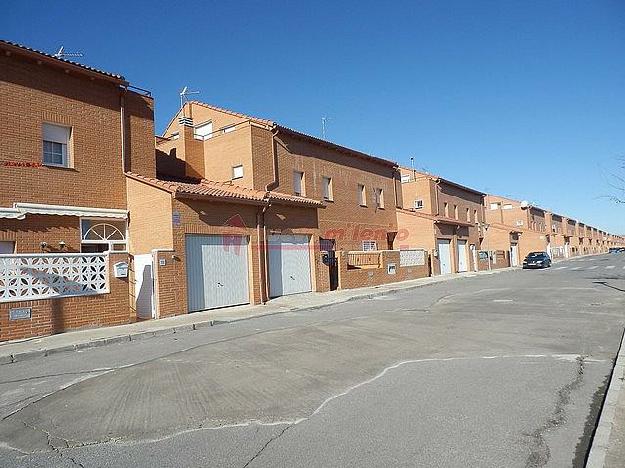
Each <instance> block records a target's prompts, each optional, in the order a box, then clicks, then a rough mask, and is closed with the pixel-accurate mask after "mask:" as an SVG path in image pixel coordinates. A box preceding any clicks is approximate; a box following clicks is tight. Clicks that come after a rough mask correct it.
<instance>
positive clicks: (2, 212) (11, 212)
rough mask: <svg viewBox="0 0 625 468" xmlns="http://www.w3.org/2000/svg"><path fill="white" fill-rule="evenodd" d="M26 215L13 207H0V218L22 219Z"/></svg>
mask: <svg viewBox="0 0 625 468" xmlns="http://www.w3.org/2000/svg"><path fill="white" fill-rule="evenodd" d="M25 217H26V215H25V214H24V213H22V212H20V211H19V210H17V209H15V208H0V218H9V219H24V218H25Z"/></svg>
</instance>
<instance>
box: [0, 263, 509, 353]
mask: <svg viewBox="0 0 625 468" xmlns="http://www.w3.org/2000/svg"><path fill="white" fill-rule="evenodd" d="M512 269H515V268H501V269H498V270H492V271H480V272H467V273H457V274H453V275H446V276H435V277H428V278H420V279H416V280H411V281H404V282H401V283H392V284H386V285H381V286H374V287H367V288H358V289H346V290H340V291H331V292H327V293H306V294H297V295H292V296H283V297H279V298H276V299H272V300H271V301H269V302H268V303H267V304H264V305H245V306H237V307H228V308H224V309H217V310H208V311H204V312H194V313H192V314H185V315H179V316H176V317H169V318H164V319H159V320H147V321H142V322H137V323H132V324H128V325H119V326H115V327H103V328H92V329H87V330H77V331H71V332H66V333H60V334H58V335H51V336H44V337H37V338H30V339H27V340H17V341H9V342H5V343H1V344H0V365H2V364H10V363H13V362H19V361H24V360H27V359H35V358H40V357H45V356H48V355H51V354H56V353H61V352H69V351H76V350H80V349H85V348H93V347H97V346H104V345H107V344H112V343H120V342H124V341H134V340H142V339H146V338H150V337H154V336H160V335H167V334H172V333H183V332H189V331H193V330H197V329H198V328H202V327H206V326H213V325H218V324H222V323H231V322H236V321H239V320H247V319H251V318H255V317H261V316H264V315H270V314H279V313H284V312H292V311H297V310H309V309H316V308H320V307H326V306H330V305H333V304H339V303H341V302H347V301H351V300H354V299H363V298H368V297H375V296H381V295H385V294H389V293H393V292H397V291H405V290H408V289H414V288H419V287H423V286H427V285H430V284H437V283H442V282H445V281H453V280H458V279H462V278H470V277H474V276H482V275H492V274H497V273H501V272H504V271H510V270H512Z"/></svg>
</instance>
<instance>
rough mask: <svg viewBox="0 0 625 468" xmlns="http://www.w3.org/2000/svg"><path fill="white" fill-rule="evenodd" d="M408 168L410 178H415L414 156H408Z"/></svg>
mask: <svg viewBox="0 0 625 468" xmlns="http://www.w3.org/2000/svg"><path fill="white" fill-rule="evenodd" d="M410 169H412V178H413V179H416V178H417V173H416V171H415V169H414V156H410Z"/></svg>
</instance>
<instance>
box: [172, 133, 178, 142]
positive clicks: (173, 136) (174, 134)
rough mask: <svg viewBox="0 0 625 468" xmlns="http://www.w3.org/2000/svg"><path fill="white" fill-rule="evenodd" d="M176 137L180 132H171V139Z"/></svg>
mask: <svg viewBox="0 0 625 468" xmlns="http://www.w3.org/2000/svg"><path fill="white" fill-rule="evenodd" d="M178 138H180V132H174V133H172V134H171V139H172V140H177V139H178Z"/></svg>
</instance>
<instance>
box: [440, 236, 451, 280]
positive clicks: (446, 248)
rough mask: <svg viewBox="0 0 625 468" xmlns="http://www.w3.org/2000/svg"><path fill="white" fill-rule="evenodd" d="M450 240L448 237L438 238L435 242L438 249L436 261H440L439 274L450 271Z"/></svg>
mask: <svg viewBox="0 0 625 468" xmlns="http://www.w3.org/2000/svg"><path fill="white" fill-rule="evenodd" d="M450 243H451V241H450V240H449V239H439V240H438V241H437V243H436V245H437V250H438V261H439V263H440V269H441V275H448V274H450V273H451V247H450Z"/></svg>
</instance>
